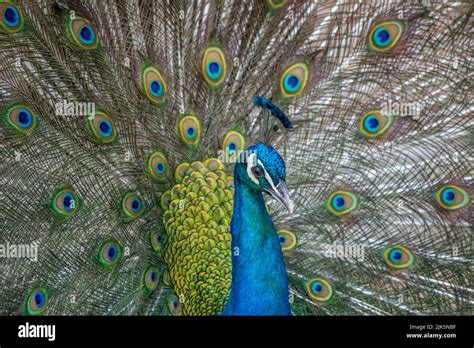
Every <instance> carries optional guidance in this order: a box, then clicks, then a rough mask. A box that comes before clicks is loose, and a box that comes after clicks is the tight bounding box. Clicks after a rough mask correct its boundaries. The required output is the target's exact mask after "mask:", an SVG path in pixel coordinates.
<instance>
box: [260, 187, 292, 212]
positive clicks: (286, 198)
mask: <svg viewBox="0 0 474 348" xmlns="http://www.w3.org/2000/svg"><path fill="white" fill-rule="evenodd" d="M266 192H267V193H269V194H270V196H272V197H273V198H274V199H276V200H277V201H278V202H280V203H281V204H283V205H284V206H285V208H286V209H288V211H289V212H290V214H292V213H293V202H292V201H291V199H290V194H289V193H288V187H287V186H286V183H285V182H284V181H281V180H280V182H279V183H278V185H276V190H273V189H270V190H267V191H266Z"/></svg>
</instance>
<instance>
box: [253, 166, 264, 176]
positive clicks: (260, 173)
mask: <svg viewBox="0 0 474 348" xmlns="http://www.w3.org/2000/svg"><path fill="white" fill-rule="evenodd" d="M252 173H253V175H255V176H256V177H261V176H263V170H262V169H261V168H260V167H258V166H255V167H252Z"/></svg>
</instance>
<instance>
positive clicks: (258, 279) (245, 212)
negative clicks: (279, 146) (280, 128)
mask: <svg viewBox="0 0 474 348" xmlns="http://www.w3.org/2000/svg"><path fill="white" fill-rule="evenodd" d="M247 152H248V153H250V154H251V155H250V156H249V157H248V158H247V159H248V160H247V163H238V164H236V165H235V170H234V181H235V194H234V212H233V215H232V222H231V226H230V229H231V233H232V250H233V254H232V255H233V256H232V287H231V293H230V298H229V300H228V302H227V305H226V307H225V310H224V312H223V314H224V315H290V314H291V309H290V304H289V290H288V277H287V274H286V269H285V261H284V259H283V253H282V251H281V244H280V240H279V237H278V234H277V233H276V229H275V226H274V225H273V222H272V219H271V217H270V215H269V214H268V212H267V208H266V206H265V201H264V199H263V191H267V192H275V190H276V189H275V187H278V188H280V187H281V186H282V185H284V183H285V180H286V173H285V164H284V162H283V159H282V158H281V157H280V155H279V154H278V152H277V151H276V150H275V149H274V148H273V147H271V146H268V147H267V146H265V145H264V144H262V143H258V144H256V145H254V146H251V147H249V148H248V149H247ZM253 156H255V157H253ZM252 160H253V163H252ZM255 167H259V168H260V169H259V170H258V171H256V170H255V169H253V168H255ZM249 170H250V172H249ZM260 172H261V173H262V175H260V176H259V175H258V173H260ZM249 173H257V174H249ZM255 179H256V181H257V182H258V184H256V182H255ZM285 188H286V186H285ZM270 190H272V191H270ZM273 194H275V193H273ZM273 194H272V195H273ZM286 198H288V197H286ZM257 294H258V296H257Z"/></svg>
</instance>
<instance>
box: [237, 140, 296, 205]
mask: <svg viewBox="0 0 474 348" xmlns="http://www.w3.org/2000/svg"><path fill="white" fill-rule="evenodd" d="M235 177H236V178H237V179H238V180H239V181H240V182H241V183H242V184H244V185H246V186H247V187H249V188H250V189H251V190H254V191H261V192H266V193H268V194H269V195H270V196H272V197H273V198H274V199H275V200H277V201H278V202H280V203H281V204H283V205H284V206H285V207H286V208H287V209H288V211H289V212H290V213H292V212H293V202H292V201H291V199H290V195H289V193H288V187H287V186H286V172H285V162H284V161H283V159H282V158H281V156H280V154H279V153H278V152H277V151H276V150H275V149H274V148H273V147H272V146H266V145H265V144H263V143H261V142H259V143H257V144H255V145H252V146H250V147H249V148H248V149H247V150H245V151H244V152H243V153H242V154H241V157H240V161H238V163H237V164H236V165H235Z"/></svg>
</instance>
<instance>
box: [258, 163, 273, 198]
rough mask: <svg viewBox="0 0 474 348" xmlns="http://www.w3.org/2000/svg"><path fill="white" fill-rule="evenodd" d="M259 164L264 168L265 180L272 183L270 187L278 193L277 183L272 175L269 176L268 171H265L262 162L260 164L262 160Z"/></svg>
mask: <svg viewBox="0 0 474 348" xmlns="http://www.w3.org/2000/svg"><path fill="white" fill-rule="evenodd" d="M258 164H260V165H261V166H262V168H263V172H264V173H265V179H267V181H268V182H269V183H270V186H271V187H272V189H273V190H274V191H275V192H277V189H276V187H275V183H274V182H273V179H272V177H271V176H270V174H268V172H267V170H266V169H265V166H264V165H263V163H262V162H260V160H258Z"/></svg>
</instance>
